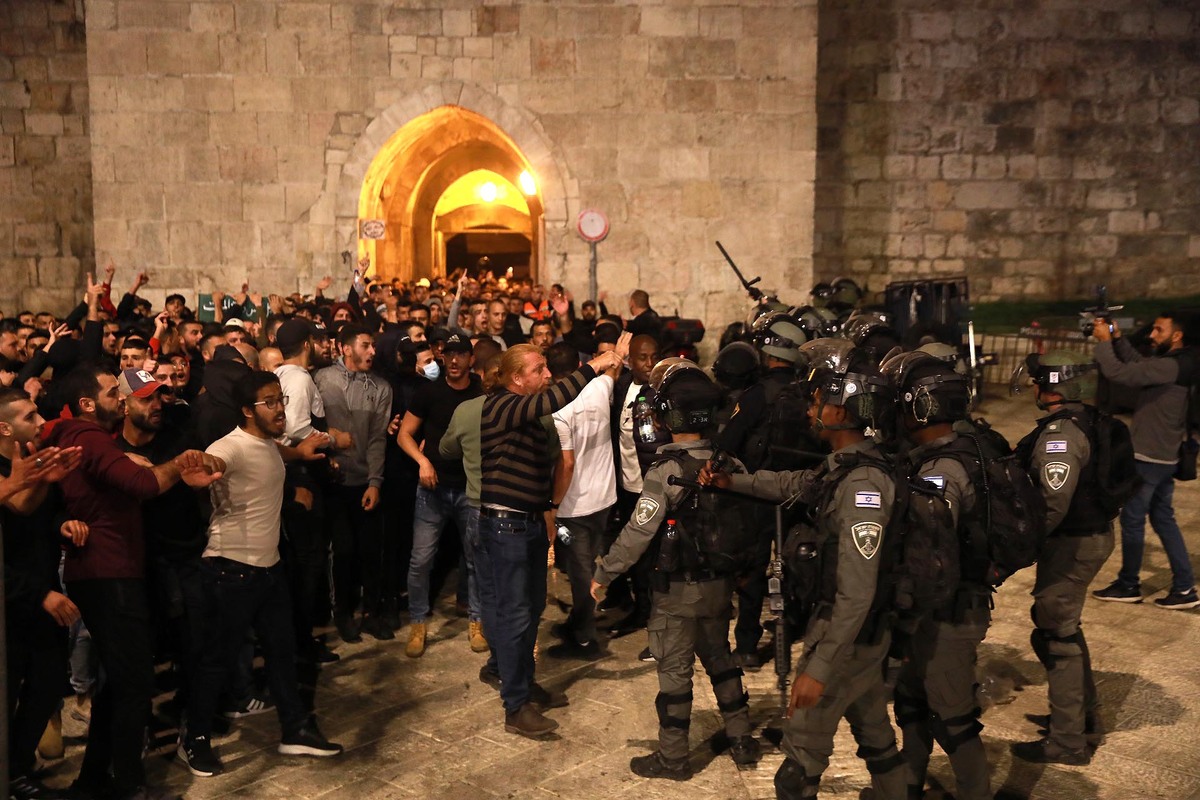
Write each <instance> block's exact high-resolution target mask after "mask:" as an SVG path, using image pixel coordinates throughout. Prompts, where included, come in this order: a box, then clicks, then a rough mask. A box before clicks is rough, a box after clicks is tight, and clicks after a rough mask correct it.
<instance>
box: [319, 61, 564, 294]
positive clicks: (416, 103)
mask: <svg viewBox="0 0 1200 800" xmlns="http://www.w3.org/2000/svg"><path fill="white" fill-rule="evenodd" d="M452 123H459V124H461V125H464V129H463V130H460V131H459V134H458V135H457V137H456V136H455V135H453V134H452V132H453V130H454V128H453V127H452ZM433 132H437V133H438V135H436V136H431V135H430V134H431V133H433ZM448 132H451V135H450V137H449V138H446V139H442V137H443V136H444V135H445V134H447V133H448ZM439 140H440V141H439ZM406 146H407V148H406ZM414 147H415V148H416V150H411V148H414ZM454 147H458V148H463V150H464V151H465V150H467V149H470V148H474V149H475V150H476V152H478V153H480V154H485V153H486V154H490V155H492V156H497V155H499V156H504V157H507V158H509V159H511V160H512V161H514V162H516V161H523V162H524V163H525V164H526V165H527V167H528V169H529V171H530V172H531V173H532V174H533V175H534V177H535V180H536V182H537V186H538V196H537V198H536V205H537V212H538V216H539V217H540V221H541V222H540V226H539V228H540V229H539V230H535V231H534V238H535V239H537V240H540V246H539V247H538V248H536V250H537V263H536V264H532V265H531V267H532V268H533V269H534V270H535V271H536V274H538V275H539V276H545V275H546V274H547V271H546V253H547V251H548V249H549V248H550V246H551V245H549V244H548V243H547V242H546V240H547V238H548V237H555V239H556V240H561V238H562V236H563V235H564V234H565V233H566V231H567V230H568V226H569V221H570V220H571V219H573V216H574V214H575V213H577V212H578V208H579V200H578V186H577V184H576V182H575V181H574V180H573V179H571V178H570V176H569V173H568V171H567V169H566V167H565V161H564V159H563V158H562V157H561V153H560V152H559V151H557V149H556V148H555V147H554V145H553V143H552V142H551V141H550V139H549V137H548V136H547V135H546V133H545V131H544V129H543V128H542V127H541V125H540V124H539V123H538V122H537V120H536V118H534V117H533V115H532V114H530V113H529V112H528V111H526V110H524V109H521V108H518V107H515V106H512V105H510V104H508V103H506V102H505V101H504V100H502V99H501V98H500V97H498V96H496V95H494V94H491V93H490V92H486V91H484V90H483V89H481V88H479V87H477V86H474V85H469V84H460V83H455V82H447V83H444V84H439V85H437V86H431V87H427V88H426V89H424V90H422V91H419V92H414V93H412V94H410V95H408V96H407V97H404V98H402V99H401V100H399V101H397V102H395V103H393V104H392V105H390V106H388V107H387V108H386V109H384V110H383V111H382V112H381V113H380V114H379V115H378V116H376V117H375V118H374V119H373V120H372V121H371V122H370V123H369V124H368V125H367V126H366V128H365V129H364V130H363V132H362V133H361V134H360V135H359V137H358V139H357V141H356V142H355V144H354V146H353V147H352V148H351V150H350V152H349V153H348V154H347V156H346V160H345V163H344V164H343V166H342V169H341V176H340V181H339V184H338V190H337V193H336V197H335V202H334V216H335V220H334V224H335V235H336V237H337V240H338V241H339V242H342V243H343V246H344V247H347V248H348V249H350V250H356V249H358V246H359V244H360V243H359V240H358V219H359V214H360V211H361V207H362V203H363V197H364V189H365V188H366V182H367V181H368V180H371V179H373V178H374V177H376V176H377V175H378V173H380V172H381V171H386V168H385V165H383V164H381V163H380V159H381V158H396V157H398V156H402V155H403V151H404V150H406V149H409V150H410V151H409V155H410V156H411V157H412V163H413V164H416V165H420V164H422V162H423V163H424V167H423V168H421V169H414V170H413V171H412V174H411V175H410V176H409V177H411V178H412V179H413V180H414V182H420V181H436V182H437V183H438V184H441V183H447V185H448V182H449V181H452V180H453V179H454V178H455V177H457V176H458V171H457V170H455V169H453V168H452V167H451V168H447V167H446V166H445V159H444V158H443V157H444V156H445V155H446V153H447V152H450V150H451V149H452V148H454ZM439 162H441V163H442V167H440V168H438V163H439ZM515 177H516V176H515V175H514V176H513V178H514V179H515ZM404 188H407V189H412V188H414V187H413V186H409V187H404ZM417 198H418V194H412V196H411V198H410V205H411V204H412V203H415V201H416V200H417ZM533 205H534V203H531V211H533V210H534V209H533ZM417 211H418V209H415V208H409V209H408V210H407V212H406V213H408V214H410V215H412V214H413V213H415V212H417ZM395 244H397V245H398V246H400V247H401V248H404V247H408V246H409V245H410V242H408V241H404V242H398V243H395ZM411 267H412V265H411V264H408V265H407V268H408V269H410V270H411ZM398 276H399V277H401V278H407V277H410V276H411V272H409V273H408V274H405V273H404V272H400V273H399V274H398Z"/></svg>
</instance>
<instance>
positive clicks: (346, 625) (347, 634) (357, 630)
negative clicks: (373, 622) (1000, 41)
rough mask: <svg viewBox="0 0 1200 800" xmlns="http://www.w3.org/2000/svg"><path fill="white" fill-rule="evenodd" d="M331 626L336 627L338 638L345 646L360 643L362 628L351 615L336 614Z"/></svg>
mask: <svg viewBox="0 0 1200 800" xmlns="http://www.w3.org/2000/svg"><path fill="white" fill-rule="evenodd" d="M333 624H334V625H336V626H337V631H338V636H340V637H342V641H343V642H345V643H346V644H356V643H358V642H361V641H362V626H361V625H359V624H358V620H356V619H355V618H354V615H353V614H336V615H334V618H333Z"/></svg>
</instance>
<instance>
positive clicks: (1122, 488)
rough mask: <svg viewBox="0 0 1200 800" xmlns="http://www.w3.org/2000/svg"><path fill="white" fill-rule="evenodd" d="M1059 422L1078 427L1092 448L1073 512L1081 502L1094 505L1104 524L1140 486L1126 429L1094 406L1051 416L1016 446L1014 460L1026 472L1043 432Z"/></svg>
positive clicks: (1073, 504)
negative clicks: (1047, 427)
mask: <svg viewBox="0 0 1200 800" xmlns="http://www.w3.org/2000/svg"><path fill="white" fill-rule="evenodd" d="M1059 419H1070V420H1071V421H1073V422H1074V423H1075V424H1076V425H1078V426H1079V428H1080V430H1082V431H1083V433H1084V435H1085V436H1086V437H1087V439H1088V442H1089V443H1090V445H1091V447H1092V460H1091V463H1089V464H1088V465H1087V467H1086V468H1085V469H1084V470H1083V473H1082V475H1081V476H1080V483H1079V488H1078V489H1077V490H1076V496H1077V497H1076V499H1075V500H1073V501H1072V503H1071V508H1072V510H1074V509H1075V508H1076V504H1077V503H1079V502H1080V501H1081V500H1082V501H1085V502H1086V503H1088V504H1089V505H1090V504H1094V505H1095V507H1096V508H1097V509H1099V511H1100V512H1101V516H1103V518H1104V520H1105V521H1108V520H1112V519H1114V518H1115V517H1116V516H1117V515H1118V514H1120V513H1121V507H1122V506H1124V505H1125V503H1126V501H1128V500H1129V499H1130V498H1131V497H1133V496H1134V495H1135V494H1137V492H1138V489H1140V488H1141V485H1142V477H1141V476H1140V475H1138V472H1137V467H1136V463H1137V462H1136V461H1135V460H1134V457H1133V437H1132V436H1130V434H1129V428H1128V427H1127V426H1126V425H1125V423H1124V422H1122V421H1121V420H1119V419H1117V418H1116V417H1114V416H1112V415H1111V414H1105V413H1104V412H1102V411H1100V410H1099V409H1097V408H1095V407H1093V406H1084V412H1083V413H1078V412H1075V411H1073V410H1071V409H1064V410H1062V411H1059V412H1057V413H1054V414H1051V415H1050V416H1048V417H1044V418H1043V419H1040V420H1038V423H1037V427H1036V428H1034V429H1033V430H1032V431H1030V432H1029V433H1028V434H1027V435H1026V436H1025V438H1024V439H1022V440H1021V441H1020V442H1019V443H1018V444H1017V451H1016V455H1017V460H1018V461H1019V462H1020V463H1021V465H1022V466H1023V467H1024V468H1025V469H1026V470H1027V471H1028V470H1029V468H1030V465H1031V464H1032V462H1033V446H1034V444H1036V443H1037V440H1038V437H1039V436H1040V435H1041V433H1042V430H1043V429H1044V428H1045V427H1046V426H1047V425H1048V424H1050V423H1051V422H1053V421H1054V420H1059ZM1081 493H1082V495H1081Z"/></svg>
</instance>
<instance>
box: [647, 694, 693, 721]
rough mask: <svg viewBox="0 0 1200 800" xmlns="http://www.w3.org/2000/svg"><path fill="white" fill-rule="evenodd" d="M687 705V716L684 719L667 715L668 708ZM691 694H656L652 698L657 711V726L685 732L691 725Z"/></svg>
mask: <svg viewBox="0 0 1200 800" xmlns="http://www.w3.org/2000/svg"><path fill="white" fill-rule="evenodd" d="M677 705H687V707H688V715H687V716H686V717H673V716H671V715H670V714H668V713H667V708H668V707H669V706H677ZM691 706H692V692H691V691H690V690H689V691H686V692H680V693H678V694H663V693H662V692H659V693H658V696H657V697H655V698H654V708H655V710H657V711H658V724H659V725H660V726H661V727H663V728H677V729H679V730H683V731H686V730H687V729H688V728H690V727H691V725H692V715H691Z"/></svg>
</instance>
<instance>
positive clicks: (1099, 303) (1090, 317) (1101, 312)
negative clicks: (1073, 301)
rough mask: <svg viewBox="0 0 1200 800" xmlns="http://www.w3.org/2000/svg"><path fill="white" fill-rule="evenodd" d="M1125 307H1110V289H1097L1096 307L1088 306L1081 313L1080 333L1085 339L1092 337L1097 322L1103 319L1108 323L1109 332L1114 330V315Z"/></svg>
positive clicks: (1098, 287)
mask: <svg viewBox="0 0 1200 800" xmlns="http://www.w3.org/2000/svg"><path fill="white" fill-rule="evenodd" d="M1124 307H1125V306H1123V305H1121V306H1110V305H1109V304H1108V287H1106V286H1103V285H1101V286H1097V287H1096V305H1094V306H1088V307H1087V308H1085V309H1084V310H1083V311H1080V312H1079V332H1080V333H1082V334H1083V338H1085V339H1086V338H1087V337H1089V336H1091V335H1092V331H1093V329H1094V328H1095V325H1096V320H1098V319H1102V320H1104V321H1105V322H1107V323H1108V330H1109V331H1110V332H1111V331H1112V329H1113V324H1112V315H1113V312H1114V311H1120V310H1121V309H1123V308H1124Z"/></svg>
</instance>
